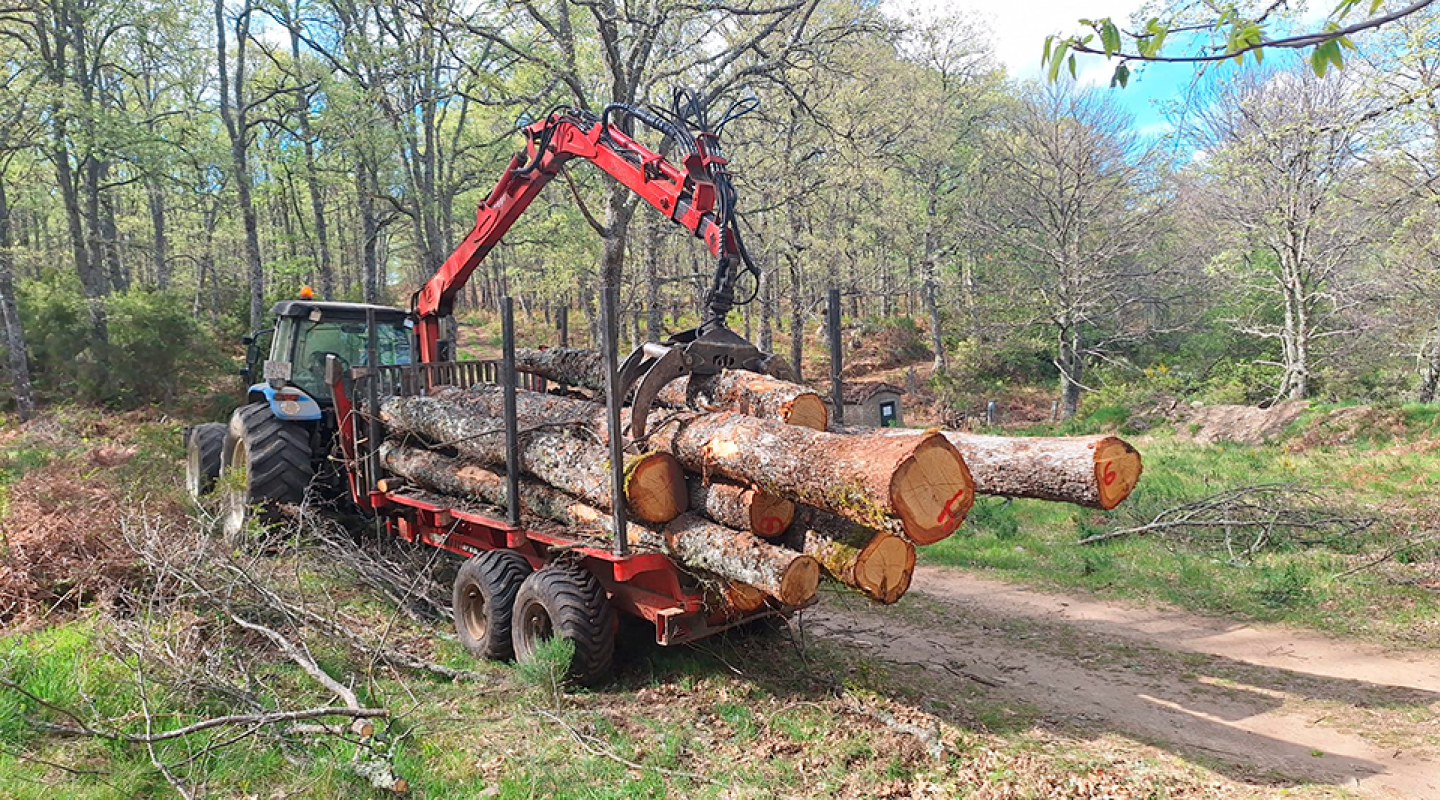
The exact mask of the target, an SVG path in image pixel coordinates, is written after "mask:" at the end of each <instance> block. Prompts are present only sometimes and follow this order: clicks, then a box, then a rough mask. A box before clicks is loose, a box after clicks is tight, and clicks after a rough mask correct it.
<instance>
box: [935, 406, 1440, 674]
mask: <svg viewBox="0 0 1440 800" xmlns="http://www.w3.org/2000/svg"><path fill="white" fill-rule="evenodd" d="M1416 417H1418V418H1419V419H1420V420H1423V421H1424V422H1425V423H1432V422H1433V421H1434V420H1435V419H1436V415H1435V414H1434V413H1431V412H1429V411H1428V410H1427V412H1426V413H1424V414H1423V415H1422V414H1418V413H1416ZM1313 425H1314V423H1313V422H1312V425H1311V427H1313ZM1308 429H1309V428H1307V426H1306V425H1304V424H1301V425H1300V426H1299V428H1298V429H1297V431H1296V432H1295V433H1293V434H1292V439H1293V438H1294V437H1297V436H1299V435H1300V432H1302V431H1305V430H1308ZM1426 435H1427V434H1426V433H1424V432H1423V431H1422V432H1421V433H1418V434H1416V433H1411V434H1408V435H1407V434H1404V433H1398V434H1397V433H1391V432H1386V433H1384V435H1381V436H1362V437H1359V438H1357V439H1355V440H1353V441H1351V442H1350V443H1347V444H1336V445H1331V444H1326V445H1320V446H1316V447H1311V448H1296V447H1287V446H1286V445H1285V444H1283V443H1282V444H1280V445H1267V446H1248V445H1240V444H1200V443H1196V442H1194V441H1191V440H1188V439H1184V438H1180V437H1176V436H1173V435H1169V434H1161V435H1155V436H1148V437H1142V438H1137V439H1133V441H1134V442H1135V443H1136V444H1137V446H1138V448H1139V449H1140V451H1141V453H1142V454H1143V456H1144V459H1145V472H1144V475H1143V477H1142V478H1141V479H1140V483H1139V485H1138V486H1137V487H1136V490H1135V492H1134V494H1133V495H1132V496H1131V497H1130V498H1129V499H1128V500H1127V501H1126V502H1125V503H1124V504H1122V506H1121V507H1120V508H1119V509H1117V510H1115V511H1113V512H1100V511H1092V510H1088V509H1080V508H1076V507H1071V506H1064V505H1058V504H1054V503H1044V502H1039V501H1030V500H1014V501H1009V500H1004V499H998V498H989V497H982V498H980V500H979V502H977V503H976V505H975V508H974V509H973V510H972V511H971V514H970V517H969V519H968V520H967V522H966V525H965V527H964V528H962V529H961V531H960V533H958V534H957V535H955V536H952V537H951V538H949V539H946V540H945V541H944V542H941V543H940V544H937V545H934V546H931V547H927V548H924V549H923V550H922V551H921V558H922V560H923V561H926V562H928V563H931V564H943V565H949V566H958V567H966V568H972V569H983V570H989V571H992V572H996V573H999V574H1000V575H1001V576H1003V577H1005V578H1008V579H1015V580H1022V581H1026V582H1031V583H1038V584H1042V585H1049V586H1054V587H1063V588H1071V587H1078V588H1084V589H1089V590H1093V591H1098V592H1100V593H1102V594H1108V595H1113V596H1120V597H1127V598H1131V599H1135V600H1140V601H1145V600H1150V599H1156V600H1163V601H1166V602H1170V603H1174V604H1176V605H1180V606H1183V607H1186V608H1190V609H1195V610H1201V611H1209V612H1215V613H1220V614H1226V615H1232V616H1237V617H1241V618H1245V619H1256V620H1274V621H1283V622H1291V623H1297V624H1301V625H1306V626H1309V627H1313V628H1317V629H1321V630H1327V631H1333V632H1338V633H1347V634H1354V635H1359V636H1364V637H1367V638H1376V639H1393V640H1403V641H1404V642H1405V643H1406V644H1408V645H1411V646H1432V647H1433V646H1440V630H1437V629H1436V626H1434V624H1433V623H1432V622H1431V620H1433V619H1435V618H1436V617H1437V616H1440V595H1437V594H1436V593H1435V592H1433V591H1431V590H1428V589H1425V588H1420V587H1418V586H1416V585H1408V586H1407V585H1404V584H1403V583H1400V582H1397V581H1396V580H1392V579H1391V578H1390V577H1389V576H1388V574H1387V573H1386V572H1385V571H1383V570H1367V571H1362V572H1360V573H1357V574H1355V575H1353V576H1350V577H1347V578H1344V579H1337V578H1336V577H1335V576H1336V575H1337V574H1338V573H1340V572H1343V571H1344V570H1346V569H1348V568H1350V567H1353V566H1355V565H1357V564H1358V563H1361V562H1362V561H1364V560H1365V559H1367V558H1373V557H1375V556H1376V555H1377V554H1379V553H1382V552H1383V551H1384V550H1385V549H1387V548H1388V547H1390V546H1392V545H1393V544H1394V543H1395V542H1397V541H1400V540H1403V539H1405V538H1407V537H1410V536H1412V535H1414V534H1416V533H1419V532H1423V531H1424V530H1426V529H1427V528H1429V527H1430V526H1433V524H1434V521H1435V520H1434V511H1433V510H1432V507H1433V500H1432V498H1433V496H1434V494H1435V492H1436V489H1437V485H1440V450H1437V448H1436V447H1435V446H1434V445H1433V444H1432V443H1430V442H1429V440H1428V439H1427V438H1425V436H1426ZM1260 483H1293V484H1298V485H1304V486H1307V487H1309V488H1311V489H1313V490H1315V491H1317V492H1319V493H1320V494H1321V495H1322V496H1325V497H1327V498H1329V499H1330V501H1331V502H1332V504H1333V506H1334V507H1335V508H1336V509H1337V510H1339V511H1340V512H1342V513H1347V514H1357V515H1376V516H1378V517H1380V518H1381V522H1380V524H1378V525H1376V526H1375V527H1373V528H1372V529H1371V530H1370V531H1369V532H1367V533H1366V534H1365V535H1364V536H1363V537H1362V538H1360V539H1357V540H1353V541H1349V542H1344V543H1338V544H1337V545H1335V546H1332V547H1314V548H1301V547H1291V548H1282V549H1280V550H1278V551H1275V552H1268V553H1266V554H1263V555H1262V556H1260V557H1259V558H1257V559H1255V560H1254V561H1253V562H1248V563H1247V562H1240V563H1232V562H1229V561H1228V560H1223V559H1218V558H1216V557H1215V556H1214V555H1213V554H1209V553H1204V552H1197V551H1191V550H1186V549H1183V548H1177V547H1174V546H1173V545H1171V544H1169V543H1167V542H1166V541H1164V540H1162V539H1160V538H1158V537H1154V538H1152V537H1146V536H1143V535H1142V536H1131V537H1126V538H1121V539H1116V540H1113V541H1111V542H1107V543H1102V544H1099V545H1093V546H1084V547H1080V546H1076V545H1075V544H1074V542H1075V541H1076V540H1078V539H1080V538H1083V537H1085V536H1088V535H1092V534H1095V533H1100V532H1103V531H1105V530H1108V529H1111V528H1114V527H1124V526H1128V525H1134V524H1139V523H1142V522H1146V521H1148V520H1149V519H1150V518H1151V517H1153V515H1154V514H1155V513H1158V512H1159V511H1161V510H1163V509H1166V508H1170V507H1173V506H1176V505H1179V504H1181V503H1184V502H1188V501H1191V500H1194V499H1197V498H1200V497H1204V496H1206V495H1209V494H1213V493H1215V492H1218V491H1220V490H1223V489H1228V488H1232V487H1237V486H1244V485H1253V484H1260ZM1432 547H1433V546H1432ZM1434 557H1435V554H1434V553H1433V552H1426V551H1418V552H1415V553H1411V554H1410V555H1409V556H1407V557H1402V558H1401V559H1397V560H1398V561H1404V560H1406V559H1407V558H1408V560H1410V561H1425V560H1427V559H1431V560H1433V558H1434ZM1403 566H1404V565H1403V564H1402V565H1400V567H1401V568H1403ZM1415 566H1416V567H1417V569H1418V568H1420V567H1423V566H1424V565H1423V564H1416V565H1415ZM1425 569H1430V567H1425ZM1417 574H1422V575H1423V574H1424V570H1420V571H1419V572H1417Z"/></svg>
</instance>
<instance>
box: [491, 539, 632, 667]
mask: <svg viewBox="0 0 1440 800" xmlns="http://www.w3.org/2000/svg"><path fill="white" fill-rule="evenodd" d="M537 613H543V614H544V616H545V617H546V618H548V622H549V628H550V634H549V635H554V636H563V637H565V638H566V639H569V640H570V641H571V642H573V643H574V645H575V657H574V659H573V660H572V661H571V662H570V673H569V677H570V679H571V680H574V681H576V682H577V683H581V684H585V685H587V686H593V685H596V684H598V683H601V682H602V681H604V680H605V679H606V678H607V677H608V676H609V674H610V668H611V666H612V664H613V662H614V658H615V628H616V618H615V609H614V608H612V607H611V605H610V600H609V598H607V597H606V595H605V589H604V587H602V586H601V585H600V582H599V581H597V580H595V577H594V576H593V575H591V574H590V573H589V572H586V571H585V570H584V569H583V568H582V567H580V566H578V565H575V564H555V565H551V566H548V567H546V568H544V569H542V570H540V571H539V572H536V573H534V574H532V575H531V576H530V577H528V578H526V579H525V582H524V583H523V584H521V586H520V592H519V594H518V595H517V596H516V598H515V614H514V617H513V618H512V634H513V635H512V639H513V642H514V648H515V656H516V658H517V659H521V660H524V659H527V658H529V657H530V656H531V655H532V654H533V653H534V651H535V647H536V646H537V645H538V644H539V643H540V641H541V640H542V639H543V638H546V637H545V635H544V634H540V633H537V627H543V626H537V625H536V624H535V623H536V622H537V618H536V616H535V615H536V614H537Z"/></svg>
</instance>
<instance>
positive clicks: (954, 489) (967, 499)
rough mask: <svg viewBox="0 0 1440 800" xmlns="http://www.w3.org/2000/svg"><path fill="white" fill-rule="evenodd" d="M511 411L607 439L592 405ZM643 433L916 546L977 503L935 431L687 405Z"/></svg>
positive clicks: (714, 467) (535, 400) (489, 404)
mask: <svg viewBox="0 0 1440 800" xmlns="http://www.w3.org/2000/svg"><path fill="white" fill-rule="evenodd" d="M431 397H432V398H434V399H435V400H437V401H439V402H441V403H443V404H445V405H444V406H443V408H445V409H446V410H444V411H441V410H439V409H438V408H437V410H436V411H435V412H434V415H435V416H437V417H442V418H449V417H461V416H479V417H481V418H484V417H493V416H495V415H496V414H498V409H499V407H500V404H501V399H502V398H501V392H500V390H499V388H498V387H490V386H477V387H474V388H472V389H468V390H467V389H459V388H456V387H448V386H443V387H437V388H436V389H434V390H432V392H431ZM410 399H413V398H410ZM391 402H393V400H392V401H387V406H388V405H389V404H390V403H391ZM516 407H517V409H518V415H519V418H520V420H521V424H522V426H523V427H527V428H530V427H535V426H538V425H549V426H566V425H568V426H575V427H582V428H588V429H589V430H590V431H591V432H592V433H594V434H595V436H596V437H598V438H600V439H602V440H604V439H605V438H606V437H607V432H606V426H605V411H604V406H602V405H600V404H598V403H591V402H587V401H584V400H571V399H568V398H562V397H553V396H550V395H542V394H537V393H534V392H517V393H516ZM649 430H650V434H649V436H648V437H647V441H646V442H645V446H647V447H648V448H650V449H653V450H658V451H661V452H667V453H670V454H671V455H673V456H675V457H676V458H677V459H679V461H680V463H681V464H682V465H683V466H684V467H685V468H686V469H688V470H690V471H692V472H697V473H700V475H701V476H702V478H703V479H705V480H709V479H710V478H711V476H712V475H718V476H720V477H722V478H728V479H730V480H732V481H738V482H741V483H748V484H752V485H754V486H756V487H758V488H760V489H762V490H764V491H766V492H769V493H770V494H773V495H775V496H777V497H783V498H785V499H787V500H792V501H794V502H798V503H806V504H808V505H812V506H816V507H818V508H823V509H825V510H826V511H830V512H832V513H835V514H839V515H840V516H843V517H846V518H847V519H851V520H854V521H855V522H859V523H860V524H862V525H866V526H868V527H872V528H885V527H887V523H888V522H889V521H890V520H898V521H899V522H900V529H901V531H903V535H904V536H905V537H906V538H907V539H909V540H910V541H911V542H913V543H915V544H919V545H925V544H933V543H935V542H938V541H940V540H941V539H944V538H945V537H947V536H949V535H950V534H952V533H954V532H955V529H956V528H958V527H959V526H960V523H961V522H963V521H964V520H965V514H966V513H967V512H968V511H969V510H970V506H971V505H972V504H973V503H974V502H975V494H974V483H973V481H972V480H971V478H970V471H969V470H968V469H967V468H966V467H965V461H964V459H962V458H961V457H960V454H959V453H958V452H957V451H956V450H955V448H954V446H953V445H951V444H950V443H949V442H948V441H947V440H946V439H945V437H944V436H941V435H940V434H939V433H937V432H934V431H898V430H895V429H886V430H884V431H869V432H865V433H859V434H853V435H841V434H835V433H825V432H824V431H816V430H811V429H808V428H802V427H797V426H794V425H785V424H783V423H781V422H779V421H776V420H767V419H760V418H758V417H751V416H749V415H745V414H738V413H734V412H725V413H719V414H701V413H697V412H692V411H656V412H653V413H652V414H651V416H650V420H649ZM451 438H460V437H451Z"/></svg>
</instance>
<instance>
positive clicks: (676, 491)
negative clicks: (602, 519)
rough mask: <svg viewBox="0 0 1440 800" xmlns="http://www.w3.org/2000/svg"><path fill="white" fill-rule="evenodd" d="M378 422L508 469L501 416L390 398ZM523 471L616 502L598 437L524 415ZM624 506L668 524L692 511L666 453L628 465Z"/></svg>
mask: <svg viewBox="0 0 1440 800" xmlns="http://www.w3.org/2000/svg"><path fill="white" fill-rule="evenodd" d="M380 417H381V419H382V420H384V422H385V425H386V427H387V429H388V430H389V432H390V435H391V436H396V435H400V436H417V437H419V438H421V439H424V440H427V441H429V442H432V443H435V445H436V446H437V447H440V448H453V449H454V450H455V451H456V452H458V453H459V454H460V455H461V456H464V457H465V458H467V459H472V460H474V461H476V462H478V463H481V464H504V463H505V456H506V448H505V435H504V433H503V431H504V427H503V425H502V424H501V423H500V421H499V417H497V416H489V415H477V414H475V413H473V408H472V409H468V410H462V409H460V408H457V406H456V405H455V404H454V403H447V402H445V401H443V400H437V399H435V398H430V397H423V396H422V397H392V398H389V399H387V400H385V402H384V403H383V404H382V405H381V410H380ZM520 419H521V426H522V428H523V429H526V432H524V433H522V434H521V435H520V438H519V446H520V453H519V456H520V469H521V470H522V471H523V472H526V473H528V474H530V475H533V476H535V477H536V478H539V479H540V480H542V481H544V482H545V483H548V484H550V485H551V486H555V487H556V488H559V489H561V490H563V491H565V492H566V493H568V494H571V495H575V496H576V497H579V498H581V499H583V500H585V501H586V502H589V503H593V504H595V505H597V506H600V507H601V508H604V509H606V510H608V509H610V508H611V507H612V505H611V493H610V489H611V481H610V477H611V476H610V458H609V454H608V453H607V451H606V450H605V448H604V447H602V446H600V445H597V444H595V443H594V440H593V439H582V438H580V437H579V436H574V435H571V434H569V433H566V432H563V431H556V430H536V428H537V427H539V426H541V425H545V424H546V422H545V421H543V420H540V419H536V418H528V417H521V418H520ZM623 491H624V494H625V506H626V509H627V513H629V515H630V516H632V517H634V518H636V519H641V520H644V521H646V522H669V521H670V520H672V519H674V518H675V517H677V516H679V515H680V514H682V513H684V512H685V510H686V509H687V508H688V507H689V504H690V500H689V492H688V488H687V487H686V485H685V475H684V473H683V472H682V471H681V470H680V465H679V464H677V463H676V462H675V459H674V458H673V457H671V456H669V455H667V454H665V453H654V452H652V453H644V454H641V455H638V456H630V457H628V458H626V460H625V485H624V487H623Z"/></svg>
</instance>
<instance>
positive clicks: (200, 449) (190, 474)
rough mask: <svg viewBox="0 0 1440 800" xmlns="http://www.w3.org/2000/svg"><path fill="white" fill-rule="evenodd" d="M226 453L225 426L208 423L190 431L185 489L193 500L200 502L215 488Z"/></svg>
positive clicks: (187, 445)
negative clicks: (223, 454)
mask: <svg viewBox="0 0 1440 800" xmlns="http://www.w3.org/2000/svg"><path fill="white" fill-rule="evenodd" d="M224 451H225V426H224V425H223V424H221V423H219V422H207V423H205V424H203V425H196V426H195V427H193V428H191V429H190V438H189V439H187V440H186V441H185V488H186V490H188V491H189V492H190V496H191V497H192V498H194V499H196V500H199V499H200V498H201V497H203V496H205V495H207V494H209V493H210V490H211V489H214V488H215V478H217V477H218V476H219V475H220V464H221V462H222V461H223V460H224V458H223V456H222V453H224Z"/></svg>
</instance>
